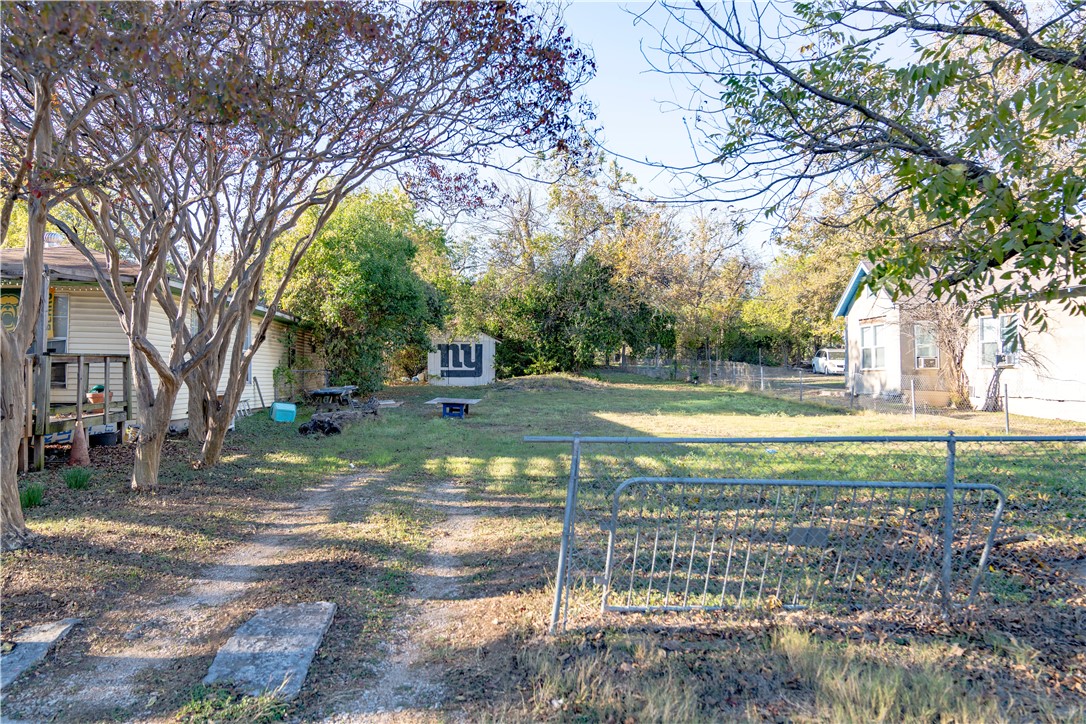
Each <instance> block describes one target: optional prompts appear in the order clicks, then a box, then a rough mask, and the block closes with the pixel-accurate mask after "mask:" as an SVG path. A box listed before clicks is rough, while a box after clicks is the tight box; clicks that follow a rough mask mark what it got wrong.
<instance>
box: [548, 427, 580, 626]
mask: <svg viewBox="0 0 1086 724" xmlns="http://www.w3.org/2000/svg"><path fill="white" fill-rule="evenodd" d="M572 442H573V453H572V456H571V458H570V461H569V484H568V486H567V487H566V515H565V518H564V519H563V521H562V544H561V547H560V548H559V549H558V574H557V576H556V578H555V581H554V608H552V609H551V626H550V632H551V633H552V634H553V633H556V631H557V628H558V617H559V615H560V614H561V611H562V593H563V591H564V590H565V591H566V592H567V595H568V589H569V581H567V580H566V575H567V573H568V571H569V554H570V552H571V550H572V548H573V522H574V516H575V512H576V509H577V484H578V482H579V476H578V473H579V472H580V468H581V441H580V440H579V439H578V438H577V436H576V435H574V437H573V438H572Z"/></svg>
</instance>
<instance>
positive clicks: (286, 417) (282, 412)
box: [271, 402, 298, 422]
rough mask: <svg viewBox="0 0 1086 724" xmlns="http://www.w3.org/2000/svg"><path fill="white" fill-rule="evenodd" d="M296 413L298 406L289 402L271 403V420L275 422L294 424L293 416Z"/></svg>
mask: <svg viewBox="0 0 1086 724" xmlns="http://www.w3.org/2000/svg"><path fill="white" fill-rule="evenodd" d="M297 412H298V406H297V405H295V404H293V403H291V402H273V403H272V406H271V419H272V420H274V421H275V422H294V415H296V414H297Z"/></svg>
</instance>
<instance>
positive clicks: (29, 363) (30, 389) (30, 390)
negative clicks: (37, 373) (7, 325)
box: [19, 357, 34, 473]
mask: <svg viewBox="0 0 1086 724" xmlns="http://www.w3.org/2000/svg"><path fill="white" fill-rule="evenodd" d="M23 394H25V395H26V397H25V398H23V399H24V400H25V401H26V420H25V421H24V423H23V439H22V440H21V441H20V443H19V471H20V472H23V473H25V472H26V471H28V470H29V469H30V439H31V438H32V437H33V435H34V404H33V401H34V358H33V357H26V358H25V359H24V360H23Z"/></svg>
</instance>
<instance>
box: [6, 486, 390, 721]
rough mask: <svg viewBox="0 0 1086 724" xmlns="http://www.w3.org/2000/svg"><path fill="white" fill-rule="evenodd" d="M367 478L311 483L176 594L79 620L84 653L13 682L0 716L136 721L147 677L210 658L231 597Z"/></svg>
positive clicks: (227, 623) (149, 694)
mask: <svg viewBox="0 0 1086 724" xmlns="http://www.w3.org/2000/svg"><path fill="white" fill-rule="evenodd" d="M371 480H372V477H371V476H367V475H365V474H357V475H352V476H344V477H340V478H336V479H333V480H330V481H328V482H325V483H322V484H321V485H318V486H316V487H314V488H311V489H310V490H309V491H308V492H307V495H306V496H305V497H304V498H302V500H300V501H299V502H298V503H296V504H295V505H293V506H292V507H290V508H288V509H286V510H282V511H277V512H276V513H275V514H274V520H268V521H265V525H264V526H263V528H264V530H267V531H268V532H266V533H263V534H261V535H259V536H257V537H255V538H253V539H252V540H251V541H250V542H248V543H246V544H244V545H242V546H240V547H239V548H235V549H233V550H232V551H231V552H230V553H229V554H228V555H226V556H225V557H224V558H223V559H222V560H221V561H220V562H219V563H218V564H216V565H214V566H211V567H209V568H207V569H205V570H204V571H203V573H202V575H201V576H200V577H199V578H195V579H193V580H192V584H191V586H189V587H188V588H187V589H186V590H185V591H184V592H183V593H181V594H180V595H178V596H175V597H172V598H169V599H167V600H165V601H163V602H162V603H159V604H157V605H154V606H152V607H150V608H146V607H144V608H140V609H138V610H132V609H127V608H126V609H119V610H115V611H112V612H110V613H109V614H107V615H106V616H103V617H102V618H101V620H99V621H88V622H86V624H85V625H86V627H87V628H88V629H91V630H94V631H95V632H96V633H97V634H98V635H97V636H95V637H94V638H92V639H91V640H90V641H89V643H87V644H86V651H85V653H74V654H72V655H70V656H69V658H68V660H67V661H64V662H53V663H49V664H46V665H45V666H43V667H42V668H41V669H40V670H38V671H37V672H33V673H31V674H29V675H28V676H27V677H26V678H25V679H23V680H22V681H21V682H20V683H19V685H18V686H15V687H13V691H12V692H11V694H10V695H9V696H8V697H7V698H6V700H5V702H4V709H5V711H4V717H5V719H6V720H8V719H10V718H14V719H22V720H27V721H44V720H49V719H53V718H54V717H56V718H59V719H61V720H79V721H83V720H96V719H102V718H109V719H115V718H127V717H135V718H137V719H139V718H141V712H143V713H146V712H148V711H150V710H151V709H152V708H153V707H154V704H155V702H156V701H157V699H158V698H159V695H160V694H159V692H156V691H155V682H156V680H157V679H158V678H159V677H160V676H162V675H164V673H167V672H168V670H170V669H178V668H182V667H184V666H186V663H187V664H188V665H189V666H190V668H194V667H195V663H196V661H194V660H202V659H203V658H204V657H208V660H210V658H209V657H211V656H213V655H214V653H215V651H216V650H217V647H218V645H219V644H221V642H222V641H223V640H224V639H225V638H226V637H227V636H228V635H229V633H230V631H231V630H232V628H233V627H235V626H236V625H238V624H239V623H241V619H242V618H243V617H244V615H245V614H246V613H247V612H246V611H242V610H239V609H238V607H237V606H233V607H232V606H231V604H232V603H234V602H237V601H238V600H239V599H240V598H241V597H242V596H243V595H244V594H245V593H246V592H247V591H248V590H249V589H250V588H251V587H252V586H253V585H254V584H255V583H256V582H258V581H259V580H260V578H261V576H262V574H263V575H266V574H264V572H263V571H262V569H266V568H267V567H271V566H274V565H275V564H276V563H277V562H278V561H279V560H280V559H281V558H282V557H283V556H284V555H285V554H286V553H288V552H289V551H291V550H292V549H294V548H296V547H298V546H299V545H301V544H302V542H303V541H304V540H305V538H306V536H307V529H308V528H310V527H311V526H314V525H318V524H321V523H323V522H326V521H327V520H329V516H330V515H331V514H332V511H333V508H334V507H335V505H336V503H337V500H338V499H340V498H342V497H343V496H345V495H352V496H357V494H358V491H359V490H360V489H361V488H363V487H365V486H366V485H368V483H370V482H371ZM85 635H89V634H85ZM203 668H204V669H205V670H206V666H205V667H203ZM197 670H198V669H197ZM198 681H199V678H197V679H196V680H195V681H193V682H192V684H195V683H197V682H198Z"/></svg>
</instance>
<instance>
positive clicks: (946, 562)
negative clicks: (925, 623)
mask: <svg viewBox="0 0 1086 724" xmlns="http://www.w3.org/2000/svg"><path fill="white" fill-rule="evenodd" d="M956 457H957V442H956V441H955V440H954V431H953V430H951V431H949V432H948V433H947V440H946V486H945V487H944V493H943V581H942V583H943V613H944V615H947V616H949V615H950V611H951V605H952V603H953V601H952V599H951V592H950V583H951V581H950V577H951V572H952V569H953V565H954V462H955V458H956Z"/></svg>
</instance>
